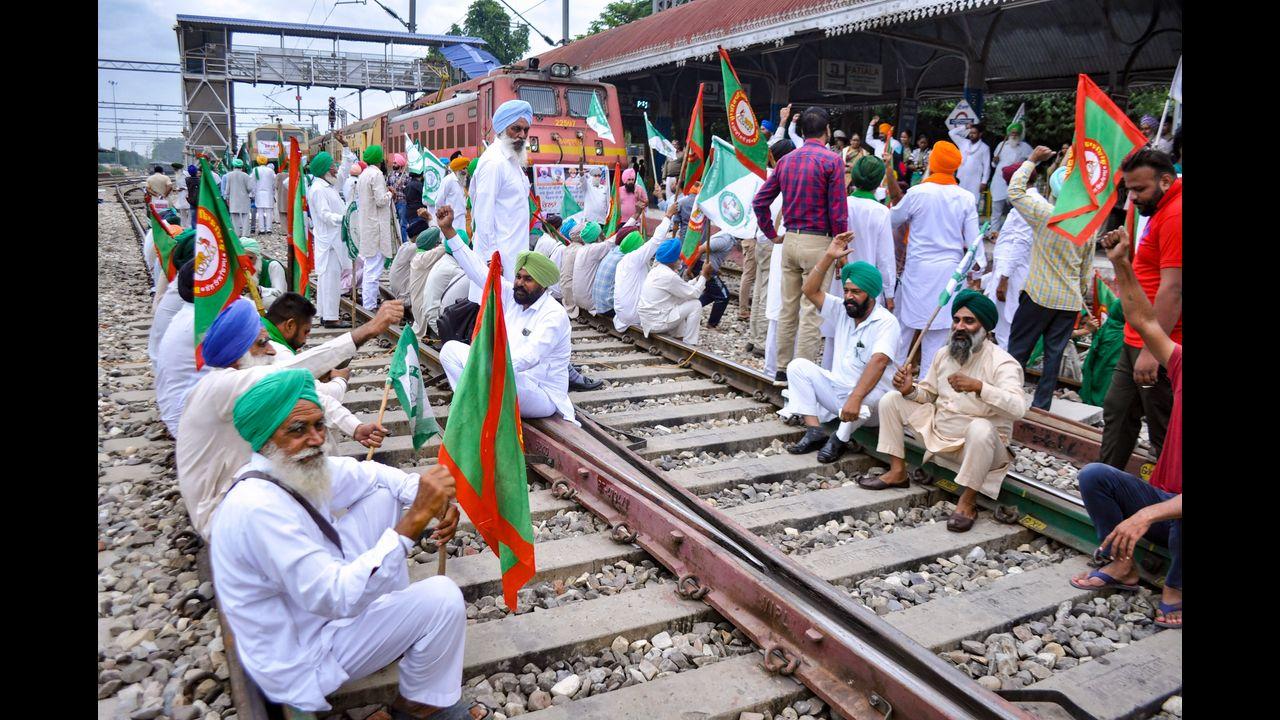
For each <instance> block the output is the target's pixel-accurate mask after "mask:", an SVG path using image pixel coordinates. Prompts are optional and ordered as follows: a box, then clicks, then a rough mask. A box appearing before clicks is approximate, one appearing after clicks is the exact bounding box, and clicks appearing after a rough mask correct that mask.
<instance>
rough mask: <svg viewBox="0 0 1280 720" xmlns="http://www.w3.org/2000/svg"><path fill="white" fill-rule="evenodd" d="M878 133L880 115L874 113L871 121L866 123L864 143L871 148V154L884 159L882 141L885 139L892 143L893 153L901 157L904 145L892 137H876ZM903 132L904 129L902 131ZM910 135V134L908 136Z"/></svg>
mask: <svg viewBox="0 0 1280 720" xmlns="http://www.w3.org/2000/svg"><path fill="white" fill-rule="evenodd" d="M879 133H880V116H879V115H875V116H873V117H872V118H871V122H870V123H868V124H867V135H866V139H865V140H863V143H862V144H864V145H866V146H867V147H869V148H871V154H872V155H874V156H875V157H877V158H880V159H881V160H883V159H884V143H885V141H886V140H888V141H889V142H891V143H892V147H893V154H894V155H897V156H899V157H901V155H902V150H903V148H905V147H906V146H905V145H903V144H902V143H901V142H898V141H897V140H894V139H893V138H882V137H878V135H879ZM904 134H905V131H904ZM908 137H910V136H908Z"/></svg>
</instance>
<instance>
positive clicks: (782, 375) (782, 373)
mask: <svg viewBox="0 0 1280 720" xmlns="http://www.w3.org/2000/svg"><path fill="white" fill-rule="evenodd" d="M773 379H774V380H777V381H778V382H786V381H787V371H786V370H779V371H778V372H777V374H775V375H774V376H773Z"/></svg>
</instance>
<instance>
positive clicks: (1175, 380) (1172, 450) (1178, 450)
mask: <svg viewBox="0 0 1280 720" xmlns="http://www.w3.org/2000/svg"><path fill="white" fill-rule="evenodd" d="M1166 370H1167V371H1168V372H1169V382H1170V383H1172V384H1173V413H1172V414H1170V415H1169V428H1168V430H1166V431H1165V433H1164V445H1163V446H1161V448H1160V459H1159V460H1156V468H1155V470H1152V471H1151V486H1152V487H1157V488H1160V489H1161V490H1163V491H1165V492H1168V493H1174V494H1175V495H1181V494H1182V344H1181V343H1179V344H1178V345H1176V346H1175V347H1174V348H1173V353H1172V354H1170V355H1169V367H1168V368H1166Z"/></svg>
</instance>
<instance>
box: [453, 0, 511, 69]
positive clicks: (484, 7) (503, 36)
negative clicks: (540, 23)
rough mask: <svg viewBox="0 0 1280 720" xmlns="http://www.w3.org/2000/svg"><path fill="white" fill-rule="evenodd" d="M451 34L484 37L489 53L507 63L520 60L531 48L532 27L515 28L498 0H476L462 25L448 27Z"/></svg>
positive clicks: (468, 10)
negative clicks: (530, 35) (530, 29)
mask: <svg viewBox="0 0 1280 720" xmlns="http://www.w3.org/2000/svg"><path fill="white" fill-rule="evenodd" d="M449 34H450V35H471V36H474V37H478V38H483V39H484V41H485V42H486V43H488V50H489V52H491V53H493V56H494V57H496V58H498V61H499V62H501V63H502V64H504V65H506V64H509V63H513V62H515V61H516V60H519V59H520V58H522V57H524V54H525V53H526V52H528V51H529V26H528V25H523V24H520V25H516V26H514V27H513V26H512V24H511V16H509V15H507V11H506V10H503V9H502V6H501V5H499V4H498V2H497V0H475V2H473V3H471V7H469V8H467V17H466V19H465V20H464V21H463V25H462V27H458V24H457V23H454V24H453V25H452V26H450V27H449Z"/></svg>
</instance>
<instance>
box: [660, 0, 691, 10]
mask: <svg viewBox="0 0 1280 720" xmlns="http://www.w3.org/2000/svg"><path fill="white" fill-rule="evenodd" d="M688 2H692V0H653V11H654V12H655V13H656V12H660V11H662V10H670V9H671V8H673V7H675V6H677V5H684V4H685V3H688Z"/></svg>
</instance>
